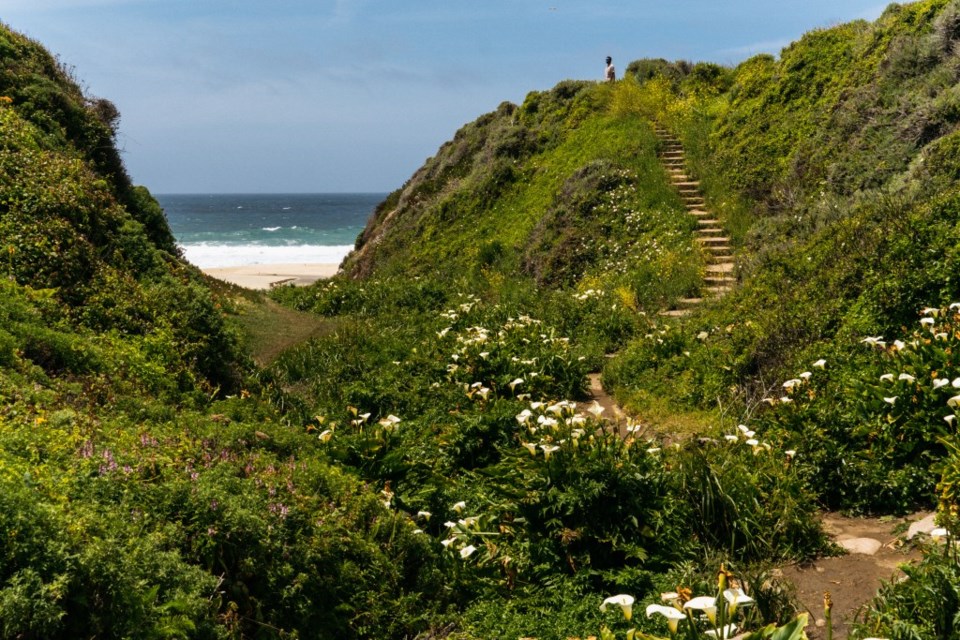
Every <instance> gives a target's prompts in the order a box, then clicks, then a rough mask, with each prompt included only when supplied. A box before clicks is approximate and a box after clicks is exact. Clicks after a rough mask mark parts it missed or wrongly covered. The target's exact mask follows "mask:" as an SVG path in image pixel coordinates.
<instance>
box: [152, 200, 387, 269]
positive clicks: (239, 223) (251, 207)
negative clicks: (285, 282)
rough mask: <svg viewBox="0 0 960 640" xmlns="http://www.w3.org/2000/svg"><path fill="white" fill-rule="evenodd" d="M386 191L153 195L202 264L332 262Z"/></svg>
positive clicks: (189, 252) (183, 243)
mask: <svg viewBox="0 0 960 640" xmlns="http://www.w3.org/2000/svg"><path fill="white" fill-rule="evenodd" d="M386 195H387V194H385V193H314V194H303V193H297V194H200V195H197V194H193V195H176V194H165V195H156V196H155V197H156V199H157V201H158V202H159V203H160V206H161V207H163V210H164V212H165V213H166V216H167V221H168V222H169V223H170V229H171V231H173V235H174V237H175V238H176V239H177V244H178V245H179V246H180V247H181V249H183V253H184V256H185V257H186V258H187V260H189V261H190V262H192V263H193V264H195V265H196V266H198V267H201V268H204V269H205V268H210V267H236V266H243V265H253V264H284V263H301V262H308V263H328V264H329V263H335V264H339V263H340V261H341V260H342V259H343V257H344V256H345V255H347V253H349V252H350V250H352V249H353V245H354V242H355V241H356V239H357V235H359V233H360V232H361V231H362V230H363V227H364V226H365V225H366V223H367V219H368V218H369V217H370V215H371V214H372V213H373V210H374V208H376V206H377V205H378V204H379V203H380V202H382V201H383V199H384V198H385V197H386Z"/></svg>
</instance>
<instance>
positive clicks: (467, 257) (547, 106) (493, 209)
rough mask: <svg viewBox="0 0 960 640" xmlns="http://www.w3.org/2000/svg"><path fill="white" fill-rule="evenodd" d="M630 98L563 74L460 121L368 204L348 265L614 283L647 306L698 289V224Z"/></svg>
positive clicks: (364, 269)
mask: <svg viewBox="0 0 960 640" xmlns="http://www.w3.org/2000/svg"><path fill="white" fill-rule="evenodd" d="M629 98H630V91H629V87H623V88H620V87H611V86H607V85H598V84H596V83H587V82H572V81H571V82H564V83H561V84H559V85H558V86H557V87H555V88H554V89H553V90H551V91H549V92H538V93H531V94H530V95H529V96H528V97H527V99H526V100H525V101H524V104H523V105H521V106H519V107H517V106H514V105H510V104H504V105H501V107H500V108H499V109H498V110H497V111H496V112H494V113H491V114H487V115H485V116H483V117H481V118H479V119H478V120H477V121H475V122H473V123H471V124H469V125H467V126H465V127H464V128H462V129H461V130H460V131H458V132H457V134H456V136H455V137H454V139H453V140H452V141H450V142H448V143H447V144H445V145H444V146H443V147H441V149H440V150H439V151H438V153H437V155H436V157H434V158H432V159H430V160H429V161H428V162H427V163H426V164H425V165H424V166H423V167H422V168H421V169H420V170H419V171H418V172H417V173H416V174H415V175H414V176H413V177H412V178H411V179H410V181H409V182H408V183H407V184H406V185H404V187H403V188H402V189H399V190H398V191H396V192H394V193H393V194H391V195H390V196H389V197H388V198H387V200H386V201H385V202H384V203H383V204H382V205H381V206H380V207H379V208H378V210H377V212H376V213H375V215H374V216H373V218H372V219H371V221H370V223H369V224H368V226H367V229H366V230H365V231H364V233H363V234H362V235H361V236H360V238H359V239H358V241H357V250H356V251H355V252H354V253H353V254H351V256H349V257H348V258H347V260H346V262H345V270H346V271H347V273H349V274H351V275H353V276H369V275H371V274H376V275H383V276H386V275H390V274H397V273H408V274H419V275H427V274H437V273H442V274H445V275H446V276H449V277H450V278H455V277H464V276H471V275H475V274H479V273H480V272H482V271H484V270H486V271H492V272H497V273H506V274H511V275H514V274H516V273H517V272H520V273H522V274H524V275H526V276H528V277H530V278H532V279H534V280H535V281H536V282H538V283H540V284H542V285H545V286H548V287H557V286H577V285H580V284H583V283H590V284H589V285H585V286H584V288H589V287H590V286H593V287H597V286H604V287H608V288H610V289H613V288H616V287H622V288H623V289H624V291H625V292H627V294H628V296H629V297H630V298H631V300H632V301H631V304H634V305H637V306H639V307H640V308H645V309H649V310H650V311H654V310H657V309H659V308H661V307H666V306H669V305H670V304H671V303H672V302H673V301H674V300H676V299H677V298H680V297H689V296H694V295H698V294H699V293H700V288H701V287H702V283H703V281H702V279H701V275H702V274H701V269H702V264H703V260H704V255H703V254H702V253H701V251H700V250H699V247H697V245H696V244H695V242H694V230H695V228H696V223H695V221H694V220H693V219H691V218H690V217H688V216H686V215H685V208H684V207H683V203H682V201H681V199H680V197H679V195H678V193H677V192H676V191H674V190H673V189H672V188H671V186H670V183H669V181H668V180H667V175H666V172H665V171H664V168H663V166H662V165H661V164H660V163H659V162H658V159H657V154H656V152H657V148H658V144H659V143H658V140H657V138H656V137H655V135H654V134H653V131H652V128H651V126H650V123H649V121H648V120H646V119H645V118H643V117H642V116H641V115H639V114H638V113H636V111H635V110H632V109H630V108H626V107H625V106H624V103H625V101H627V100H629Z"/></svg>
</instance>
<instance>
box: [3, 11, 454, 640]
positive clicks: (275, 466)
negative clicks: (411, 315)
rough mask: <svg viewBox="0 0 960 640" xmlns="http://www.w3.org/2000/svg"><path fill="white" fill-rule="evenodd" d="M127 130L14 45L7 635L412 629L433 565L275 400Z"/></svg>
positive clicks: (7, 292)
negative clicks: (125, 155) (129, 145)
mask: <svg viewBox="0 0 960 640" xmlns="http://www.w3.org/2000/svg"><path fill="white" fill-rule="evenodd" d="M117 117H118V114H117V113H116V111H115V109H113V108H112V106H111V105H110V104H109V103H108V102H106V101H104V100H96V99H88V98H86V97H84V95H83V93H82V92H81V91H80V89H79V87H78V86H77V84H76V82H74V81H73V80H72V79H71V77H70V74H69V73H66V72H65V71H64V68H63V66H62V65H61V64H59V63H58V62H57V61H56V60H54V59H53V58H52V57H51V56H50V55H49V53H47V52H46V51H45V50H44V49H43V47H42V46H41V45H39V44H38V43H35V42H33V41H31V40H29V39H27V38H25V37H24V36H22V35H20V34H17V33H15V32H13V31H12V30H10V29H7V28H6V27H2V26H0V538H2V539H3V541H4V542H3V550H2V551H0V637H2V638H51V639H53V638H64V639H67V638H81V637H83V638H94V637H96V638H187V637H197V638H243V637H263V636H262V635H261V634H263V633H264V630H265V629H269V630H270V637H277V636H282V635H285V634H287V633H288V632H289V634H290V635H291V636H293V635H300V636H301V637H329V638H350V637H358V636H369V635H370V632H369V629H370V628H376V629H377V631H378V632H379V633H382V634H385V635H387V636H391V637H405V636H409V635H412V634H413V633H416V631H417V630H418V629H419V628H420V627H421V626H422V624H421V623H419V622H418V621H417V619H416V616H424V615H426V612H427V610H428V609H430V607H429V606H427V607H424V608H421V609H420V611H419V612H417V613H416V615H415V616H414V615H410V614H409V613H408V612H407V611H405V610H402V611H398V610H397V609H396V607H391V606H390V604H392V603H394V602H397V601H401V600H403V599H404V598H407V597H410V598H411V599H412V600H416V601H425V600H426V599H425V598H421V597H420V593H421V592H424V591H427V592H429V593H431V594H437V593H438V592H439V588H438V587H437V585H436V581H437V575H438V571H437V562H436V560H437V553H436V551H435V550H434V549H432V548H430V547H429V546H428V545H427V544H426V543H425V542H424V541H423V540H422V539H418V538H417V537H416V536H415V535H414V531H413V529H414V528H413V527H412V526H409V522H408V521H407V519H406V518H405V517H402V516H399V515H397V514H393V513H391V512H389V511H388V510H387V509H386V508H385V507H384V506H383V504H382V502H381V498H380V496H378V495H377V494H376V493H375V492H374V491H371V490H369V489H368V488H367V487H365V486H364V485H363V483H361V482H360V481H359V480H358V479H357V478H355V477H353V476H352V475H350V474H349V473H344V472H343V471H341V470H339V469H337V468H335V467H334V466H333V465H330V464H328V463H327V462H326V461H325V460H324V458H323V456H322V454H319V453H318V452H317V445H318V441H317V439H316V436H315V434H311V433H309V431H308V430H306V429H304V426H305V425H304V423H302V422H300V421H298V420H297V418H296V417H293V418H291V417H290V416H288V415H284V413H283V411H282V410H281V408H285V404H284V399H285V396H284V393H283V392H282V391H281V390H280V389H277V388H275V387H273V386H272V385H271V384H270V382H269V381H268V380H263V381H262V383H263V384H262V385H261V384H259V382H258V380H257V378H256V371H255V370H254V369H253V367H252V366H251V365H250V363H249V362H248V360H247V356H246V355H245V354H244V352H243V350H242V348H241V346H240V342H241V340H240V336H239V335H238V333H237V331H236V330H235V329H234V328H233V325H232V324H231V322H230V320H229V319H228V317H227V314H225V311H228V312H238V311H246V309H247V307H245V306H242V305H236V304H234V302H233V301H232V299H231V298H230V297H229V295H215V294H214V293H213V292H211V290H210V289H208V288H207V286H206V284H205V281H204V278H203V277H202V275H201V274H200V273H199V271H198V270H197V269H195V268H194V267H192V266H190V265H188V264H186V263H185V262H183V261H182V260H181V259H180V257H179V256H178V254H177V251H176V248H175V246H174V243H173V237H172V236H171V234H170V231H169V229H168V227H167V225H166V222H165V220H164V218H163V213H162V211H161V210H160V207H159V206H158V205H157V203H156V202H155V201H154V200H153V198H152V197H151V196H150V194H149V192H148V191H147V190H146V189H145V188H142V187H133V186H132V185H131V184H130V181H129V178H128V177H127V175H126V172H125V171H124V168H123V166H122V163H121V162H120V155H119V153H118V151H117V149H116V146H115V145H114V140H113V137H114V132H115V129H114V128H115V126H116V123H117ZM254 322H256V320H254ZM317 324H319V323H317ZM261 344H262V343H261ZM408 594H413V595H408ZM356 602H366V603H368V604H367V605H364V606H355V605H353V604H348V603H356ZM435 602H436V603H437V604H436V606H437V607H442V606H444V603H445V602H446V599H445V598H443V597H438V598H436V599H435Z"/></svg>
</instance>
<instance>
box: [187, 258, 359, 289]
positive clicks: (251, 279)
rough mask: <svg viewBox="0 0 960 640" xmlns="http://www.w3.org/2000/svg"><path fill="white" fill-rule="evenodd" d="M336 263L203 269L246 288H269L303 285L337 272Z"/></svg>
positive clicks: (214, 276)
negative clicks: (283, 285) (282, 285)
mask: <svg viewBox="0 0 960 640" xmlns="http://www.w3.org/2000/svg"><path fill="white" fill-rule="evenodd" d="M339 266H340V265H337V264H309V263H298V264H251V265H245V266H242V267H211V268H207V269H203V272H204V273H206V274H207V275H208V276H211V277H213V278H216V279H217V280H223V281H225V282H230V283H232V284H235V285H239V286H241V287H246V288H247V289H269V288H271V287H275V286H277V285H281V284H293V285H297V286H303V285H308V284H313V283H314V282H316V281H317V280H322V279H324V278H329V277H331V276H333V275H334V274H336V273H337V269H338V268H339Z"/></svg>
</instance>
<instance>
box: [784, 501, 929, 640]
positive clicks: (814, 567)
mask: <svg viewBox="0 0 960 640" xmlns="http://www.w3.org/2000/svg"><path fill="white" fill-rule="evenodd" d="M926 515H928V514H925V513H921V514H915V515H912V516H909V517H906V518H890V517H884V518H866V517H857V518H853V517H846V516H842V515H840V514H836V513H827V514H824V516H823V524H824V528H825V529H826V531H827V533H829V534H830V535H831V537H832V538H833V540H834V541H835V542H838V543H840V542H843V541H850V540H854V539H870V540H876V541H878V542H879V543H880V546H879V549H878V550H877V551H876V553H874V554H873V555H867V554H863V553H848V554H846V555H843V556H838V557H833V558H821V559H819V560H816V561H814V562H811V563H809V564H804V565H793V566H789V567H784V568H783V577H784V578H785V579H786V580H787V581H788V582H790V583H791V584H793V585H794V587H795V589H796V595H797V598H798V599H799V601H800V602H801V603H802V605H803V607H804V608H805V609H806V610H807V611H809V612H810V621H811V624H810V626H809V627H808V628H807V635H808V637H809V638H811V640H816V639H817V638H824V637H826V631H825V628H824V626H823V625H824V624H825V620H824V613H823V594H824V593H825V592H829V593H830V597H831V599H832V600H833V637H834V638H835V639H836V640H843V639H844V638H846V637H847V635H848V634H849V632H850V624H851V623H852V622H853V621H854V619H855V617H856V615H857V612H858V610H859V609H860V608H861V607H863V606H864V605H865V604H867V603H868V602H870V600H872V599H873V597H874V596H875V595H876V594H877V590H878V589H879V588H880V585H881V583H882V582H884V581H891V580H895V579H897V578H899V577H900V576H902V575H903V573H902V571H900V568H899V567H900V566H901V565H903V564H906V563H911V562H916V561H918V560H919V559H920V552H919V551H918V550H917V549H916V548H914V547H913V546H912V545H909V544H904V540H903V536H904V533H905V530H906V528H907V526H908V525H909V524H910V523H911V522H915V521H917V520H920V519H921V518H923V517H924V516H926Z"/></svg>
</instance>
